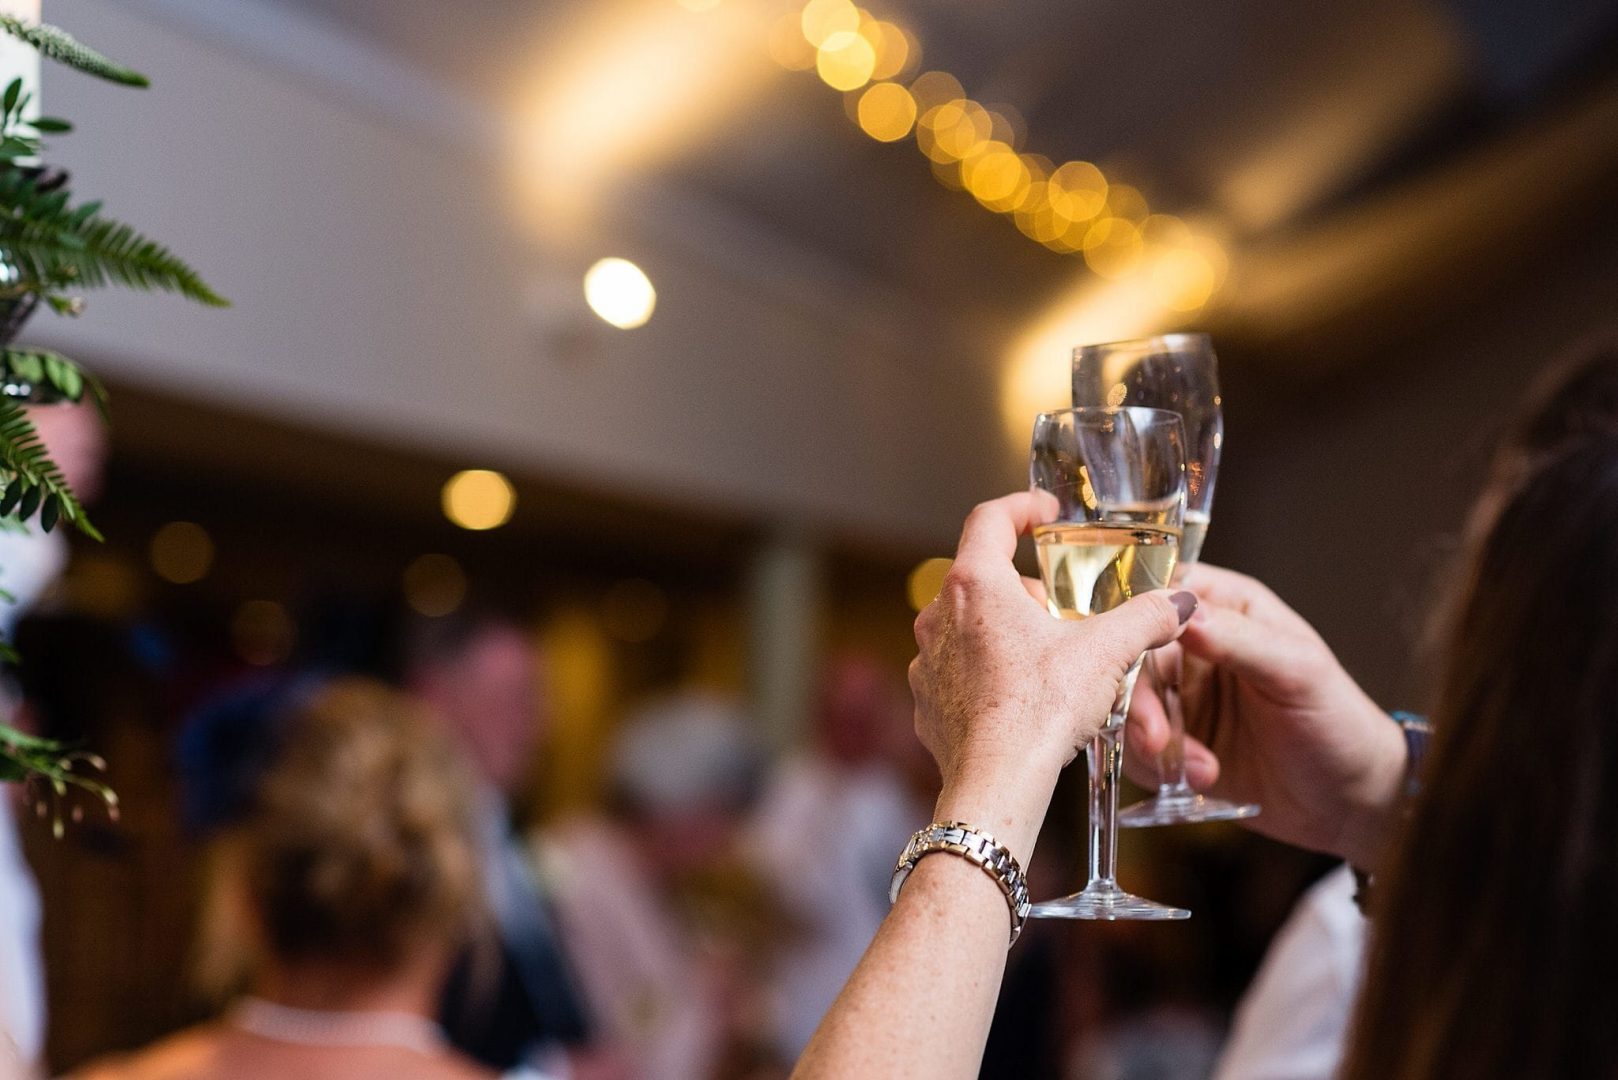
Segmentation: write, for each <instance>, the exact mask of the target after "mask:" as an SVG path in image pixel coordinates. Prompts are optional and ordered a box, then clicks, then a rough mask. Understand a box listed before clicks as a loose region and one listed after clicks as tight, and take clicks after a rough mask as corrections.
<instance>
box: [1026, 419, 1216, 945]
mask: <svg viewBox="0 0 1618 1080" xmlns="http://www.w3.org/2000/svg"><path fill="white" fill-rule="evenodd" d="M1029 478H1030V481H1031V484H1032V486H1033V487H1034V488H1035V489H1036V490H1039V491H1044V492H1047V493H1049V494H1050V495H1051V496H1053V497H1054V498H1053V499H1052V500H1051V505H1050V507H1049V513H1048V514H1047V516H1046V518H1045V520H1044V523H1043V524H1041V525H1039V526H1037V527H1036V528H1035V530H1034V544H1035V547H1036V549H1037V550H1038V553H1039V568H1040V574H1041V576H1042V577H1043V578H1044V581H1045V602H1046V606H1047V607H1048V608H1049V609H1050V612H1051V614H1052V615H1054V616H1056V617H1057V618H1060V619H1084V618H1088V617H1089V616H1091V615H1095V614H1098V613H1100V612H1103V611H1110V610H1111V609H1113V608H1115V607H1117V606H1119V605H1120V604H1122V603H1124V602H1125V601H1127V600H1129V599H1130V598H1131V597H1134V596H1136V595H1138V594H1140V593H1143V592H1147V591H1150V590H1152V589H1161V588H1163V587H1165V586H1166V585H1168V583H1169V580H1170V578H1171V577H1172V576H1173V574H1174V563H1175V559H1176V556H1177V555H1178V553H1179V548H1180V530H1181V526H1182V524H1183V522H1184V515H1185V492H1186V479H1185V428H1184V426H1183V425H1182V424H1181V422H1180V417H1179V415H1178V414H1176V413H1172V412H1166V411H1163V410H1161V409H1133V408H1131V409H1106V408H1102V409H1066V410H1063V411H1061V412H1053V413H1044V414H1042V415H1040V416H1039V417H1038V418H1037V419H1036V420H1035V421H1034V438H1033V447H1032V451H1031V453H1030V455H1029ZM1139 674H1140V660H1139V659H1138V658H1137V659H1136V661H1135V662H1134V663H1133V664H1131V665H1130V667H1129V673H1128V674H1127V675H1126V676H1125V677H1124V680H1123V682H1122V683H1121V684H1120V685H1119V687H1118V694H1117V697H1116V699H1115V700H1114V702H1113V706H1112V710H1111V712H1110V714H1109V715H1108V717H1107V721H1106V723H1105V724H1104V725H1103V726H1102V728H1101V730H1100V731H1099V732H1098V733H1097V734H1096V737H1095V739H1094V740H1093V741H1092V742H1091V743H1090V747H1089V750H1088V751H1087V752H1086V753H1087V756H1088V758H1089V766H1090V860H1089V862H1090V866H1089V880H1088V882H1087V883H1086V884H1085V887H1084V889H1083V890H1082V891H1080V892H1077V893H1074V894H1073V895H1071V896H1064V897H1062V898H1060V899H1057V900H1046V901H1044V902H1042V903H1038V904H1035V905H1034V906H1033V910H1032V911H1031V912H1030V914H1032V915H1034V916H1035V917H1039V918H1056V919H1185V918H1189V917H1190V915H1191V913H1190V912H1189V911H1186V910H1184V909H1182V908H1176V907H1169V906H1168V905H1165V904H1159V903H1157V902H1155V901H1152V900H1146V899H1143V898H1141V897H1138V896H1132V895H1130V894H1129V893H1127V892H1124V891H1123V890H1122V889H1120V888H1119V887H1118V882H1117V880H1116V878H1117V872H1118V820H1117V817H1118V782H1119V779H1120V776H1121V772H1122V765H1123V750H1124V718H1125V717H1126V716H1127V715H1128V714H1129V697H1130V693H1131V691H1133V689H1134V686H1135V679H1136V677H1137V676H1138V675H1139Z"/></svg>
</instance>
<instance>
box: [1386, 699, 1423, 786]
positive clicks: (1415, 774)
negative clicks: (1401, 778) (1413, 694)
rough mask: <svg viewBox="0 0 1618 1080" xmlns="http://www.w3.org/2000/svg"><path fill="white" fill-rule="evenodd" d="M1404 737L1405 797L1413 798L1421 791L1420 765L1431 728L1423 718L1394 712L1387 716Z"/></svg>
mask: <svg viewBox="0 0 1618 1080" xmlns="http://www.w3.org/2000/svg"><path fill="white" fill-rule="evenodd" d="M1389 715H1390V716H1392V717H1393V722H1394V723H1395V724H1398V725H1399V730H1400V731H1402V732H1404V737H1405V796H1406V797H1407V798H1414V797H1415V796H1416V794H1417V793H1418V792H1420V791H1421V763H1422V760H1423V759H1424V758H1425V757H1426V756H1427V737H1428V736H1429V735H1431V734H1432V733H1433V726H1432V725H1431V724H1429V723H1428V722H1427V718H1426V717H1425V716H1418V715H1416V714H1415V713H1413V712H1403V711H1400V710H1396V711H1394V712H1392V713H1390V714H1389Z"/></svg>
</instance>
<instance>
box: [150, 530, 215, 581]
mask: <svg viewBox="0 0 1618 1080" xmlns="http://www.w3.org/2000/svg"><path fill="white" fill-rule="evenodd" d="M147 554H148V556H149V557H150V558H151V562H152V569H153V570H154V571H155V572H156V573H157V576H158V577H160V578H162V579H163V580H164V581H167V582H169V583H170V584H172V585H190V584H192V583H193V582H197V581H201V580H202V579H203V578H205V577H207V576H208V571H209V570H211V569H213V557H214V546H213V537H211V536H209V535H208V530H206V529H204V528H203V527H202V526H201V525H198V524H197V523H196V522H194V521H171V522H169V523H168V524H167V525H165V526H163V527H162V528H161V529H158V530H157V532H155V533H153V534H152V542H151V545H150V547H149V548H148V551H147Z"/></svg>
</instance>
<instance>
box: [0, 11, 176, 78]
mask: <svg viewBox="0 0 1618 1080" xmlns="http://www.w3.org/2000/svg"><path fill="white" fill-rule="evenodd" d="M0 32H4V33H7V34H10V35H11V36H12V37H14V38H21V39H22V40H23V41H26V42H28V44H30V45H32V46H33V47H34V48H36V49H38V50H39V51H40V52H41V53H42V54H44V55H45V56H48V57H50V58H51V59H52V60H58V61H60V62H62V63H64V64H66V65H67V66H68V67H70V68H74V69H76V70H78V71H82V72H84V73H85V74H86V75H94V76H96V77H97V78H101V79H106V80H107V81H108V82H115V83H119V84H121V85H123V86H140V87H144V86H150V85H151V81H150V80H149V79H147V78H146V76H144V75H142V74H141V73H140V72H138V71H135V70H133V69H132V68H127V67H125V66H124V65H122V64H120V63H118V62H117V61H116V60H113V59H110V58H109V57H106V56H103V55H101V54H100V53H98V52H96V51H95V50H94V49H92V48H90V46H88V45H86V44H84V43H83V42H82V41H80V40H79V39H78V38H76V37H74V36H73V35H72V34H69V33H68V32H67V31H66V30H63V29H61V28H59V27H55V26H50V25H48V24H46V23H38V24H35V25H29V24H28V23H25V22H23V21H22V20H21V19H18V18H16V17H15V16H12V15H0Z"/></svg>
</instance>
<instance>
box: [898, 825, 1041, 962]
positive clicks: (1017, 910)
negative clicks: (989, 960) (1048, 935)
mask: <svg viewBox="0 0 1618 1080" xmlns="http://www.w3.org/2000/svg"><path fill="white" fill-rule="evenodd" d="M938 851H947V852H949V853H950V854H951V855H959V856H961V857H962V858H964V859H967V860H969V861H971V862H972V863H974V864H976V865H977V866H978V867H979V868H981V869H982V870H983V872H984V873H986V874H988V875H989V877H990V878H992V879H993V880H994V883H995V884H996V885H998V886H999V887H1000V891H1001V892H1002V893H1004V894H1005V897H1006V906H1007V907H1009V908H1010V909H1011V941H1010V942H1008V943H1007V945H1006V947H1007V948H1010V947H1011V946H1012V945H1013V944H1015V943H1016V941H1017V935H1018V934H1020V933H1022V928H1023V923H1025V922H1027V921H1028V909H1029V908H1030V907H1031V906H1033V902H1032V900H1030V899H1029V896H1028V880H1027V878H1026V877H1024V876H1023V871H1022V867H1021V866H1019V865H1018V864H1017V858H1016V856H1014V855H1012V854H1011V852H1010V851H1008V850H1006V848H1005V847H1004V845H1002V844H1001V843H1000V842H999V841H997V840H995V838H994V837H992V836H990V835H989V834H988V833H986V832H984V831H982V830H981V829H975V828H973V827H972V826H970V825H968V824H966V823H965V822H961V821H935V822H933V823H932V824H931V825H929V826H927V827H926V828H925V829H921V830H918V831H917V832H916V833H915V834H914V835H913V836H911V837H910V842H909V843H908V844H906V845H905V849H904V851H903V852H901V853H900V855H899V864H898V865H897V866H895V867H894V868H893V880H892V881H891V882H890V883H889V884H888V902H889V903H894V902H896V901H897V900H898V899H899V889H900V888H902V887H903V885H904V883H905V878H907V877H909V876H910V871H912V870H914V869H915V868H916V864H917V863H918V862H920V861H921V860H922V859H923V858H925V857H926V856H928V855H931V854H933V853H934V852H938Z"/></svg>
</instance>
